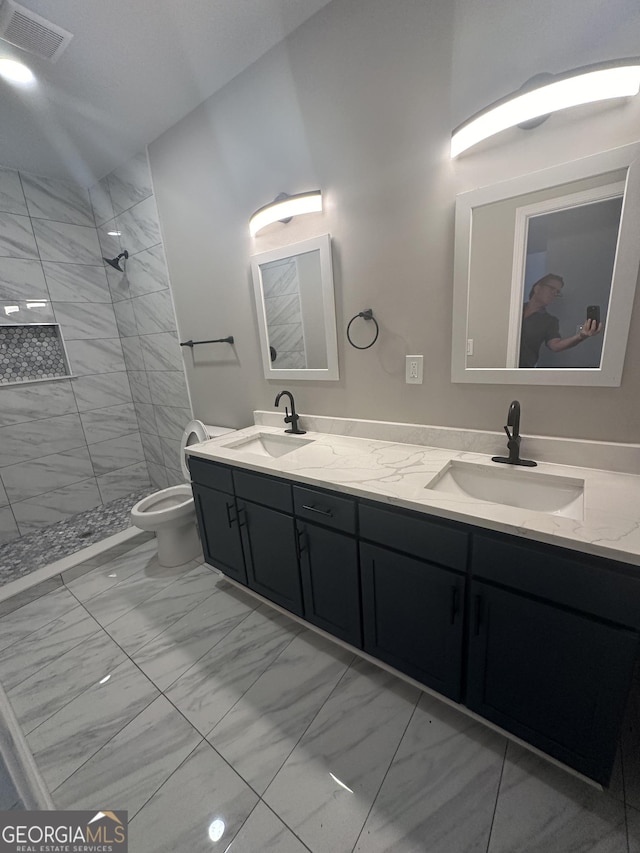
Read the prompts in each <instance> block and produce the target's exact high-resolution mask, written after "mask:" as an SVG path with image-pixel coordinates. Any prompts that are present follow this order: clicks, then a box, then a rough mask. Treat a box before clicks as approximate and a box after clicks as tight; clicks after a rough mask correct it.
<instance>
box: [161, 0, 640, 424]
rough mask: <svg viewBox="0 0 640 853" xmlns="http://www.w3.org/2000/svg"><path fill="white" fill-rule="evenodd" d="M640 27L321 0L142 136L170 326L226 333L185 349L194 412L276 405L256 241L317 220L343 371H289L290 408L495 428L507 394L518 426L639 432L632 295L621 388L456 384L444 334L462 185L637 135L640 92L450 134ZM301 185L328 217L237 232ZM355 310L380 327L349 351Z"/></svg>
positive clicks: (550, 13)
mask: <svg viewBox="0 0 640 853" xmlns="http://www.w3.org/2000/svg"><path fill="white" fill-rule="evenodd" d="M593 33H597V41H596V39H595V38H594V36H593ZM639 39H640V19H639V18H638V15H637V9H636V8H635V3H631V2H629V0H614V2H612V3H608V4H606V6H605V5H604V4H602V3H601V2H600V1H599V0H580V2H578V0H564V2H560V3H558V2H557V0H554V2H552V0H540V2H539V3H536V4H531V3H530V2H527V0H486V2H483V3H477V2H476V0H458V1H457V2H456V3H452V2H450V0H431V2H424V0H396V2H394V3H389V2H384V0H333V2H332V3H331V4H329V5H328V6H327V7H325V8H324V9H323V10H321V11H320V12H319V13H318V14H317V15H316V16H315V17H313V18H312V19H310V20H309V21H308V22H307V23H306V24H304V25H303V26H302V27H300V28H299V29H298V30H297V31H296V32H295V33H293V34H292V35H291V36H290V37H289V38H288V39H287V40H286V41H285V42H283V43H282V44H281V45H279V46H277V47H276V48H275V49H273V50H272V51H270V52H269V53H268V54H267V55H265V56H264V57H263V58H262V59H260V60H259V61H258V62H257V63H255V64H254V65H253V66H252V67H251V68H250V69H248V70H247V71H246V72H245V73H243V74H242V75H240V76H239V77H237V78H236V79H235V80H234V81H232V82H231V83H230V84H229V85H228V86H226V87H225V88H224V89H223V90H222V91H221V92H219V93H218V94H217V95H215V96H214V97H213V98H211V99H209V100H208V101H207V102H205V103H204V104H203V105H201V106H200V107H199V108H198V109H196V110H195V111H194V112H193V113H191V114H190V115H189V116H187V117H186V118H185V119H183V120H182V121H181V122H179V123H178V124H177V125H176V126H174V127H173V128H172V129H170V130H169V131H167V132H166V133H165V134H163V135H162V136H161V137H160V138H159V139H157V140H156V141H155V142H153V143H152V144H151V145H150V146H149V155H150V160H151V167H152V173H153V178H154V184H155V189H156V196H157V201H158V209H159V214H160V221H161V226H162V231H163V237H164V242H165V248H166V252H167V260H168V265H169V270H170V274H171V278H172V281H173V282H174V288H175V293H174V295H175V303H176V311H177V318H178V324H179V326H180V328H181V330H182V332H183V334H184V335H185V336H187V337H194V338H197V337H219V336H224V335H229V334H233V335H234V336H235V338H236V344H235V346H234V347H229V346H227V345H222V344H219V345H212V346H211V347H209V348H204V347H203V348H200V349H196V350H194V351H193V353H187V354H186V359H187V375H188V378H189V383H190V388H191V393H192V400H193V404H194V411H195V414H196V416H197V417H199V418H201V419H202V420H205V421H208V422H212V423H220V424H223V425H227V426H234V427H239V426H244V425H246V424H247V423H249V422H250V421H251V411H252V410H253V409H255V408H270V407H271V406H272V404H273V397H274V393H275V392H276V391H278V390H279V387H280V386H279V385H276V384H275V383H274V382H272V381H267V380H264V378H263V377H262V370H261V365H260V359H259V353H258V336H257V328H256V322H255V306H254V305H253V299H252V296H251V289H250V278H249V256H250V255H251V254H252V253H254V252H260V251H263V250H266V249H268V248H272V246H273V245H274V243H278V242H279V243H280V245H284V244H286V243H288V242H294V241H296V240H300V239H304V238H306V237H309V236H313V235H315V234H319V233H323V232H327V231H328V232H330V233H331V235H332V238H333V257H334V272H335V281H336V310H337V321H338V330H339V359H340V376H341V379H340V381H339V382H334V383H331V382H326V383H325V382H307V383H304V382H300V381H296V382H288V383H287V385H288V387H290V388H291V390H292V391H294V393H295V395H296V402H297V406H298V409H299V411H302V412H305V411H307V412H316V413H320V414H328V415H331V414H339V415H344V416H353V417H362V418H378V419H384V420H394V421H408V422H420V423H429V424H443V425H451V426H467V427H475V428H480V429H486V428H488V429H499V428H500V427H501V425H502V423H503V422H504V417H505V414H506V409H507V405H508V403H509V401H510V400H511V399H513V398H514V397H516V396H517V397H518V398H519V399H520V401H521V403H522V406H523V423H522V426H523V432H525V433H526V432H533V433H539V434H544V435H549V434H551V435H554V434H555V435H560V436H576V437H585V438H594V439H606V440H617V441H637V440H638V434H639V432H638V427H639V426H640V412H639V407H638V405H637V400H638V397H639V395H640V372H638V371H637V370H633V365H634V364H637V363H638V357H639V356H640V342H639V341H640V309H639V308H638V304H639V303H640V292H639V293H638V298H637V300H636V308H635V310H634V315H633V318H632V327H631V337H630V345H629V348H628V351H627V359H626V368H625V372H624V375H623V383H622V386H621V387H620V388H613V389H608V388H602V389H600V388H598V389H589V388H554V387H549V388H542V387H528V386H527V387H519V386H488V385H482V386H473V385H456V384H452V383H451V381H450V364H451V356H450V346H451V344H450V330H451V320H452V317H451V310H452V308H451V305H452V296H451V288H452V280H453V269H452V264H453V237H454V235H453V212H454V202H455V195H456V193H457V192H461V191H464V190H468V189H471V188H473V187H476V186H482V185H485V184H488V183H492V182H494V181H498V180H505V179H507V178H509V177H512V176H514V175H518V174H522V173H525V172H529V171H532V170H535V169H541V168H545V167H547V166H551V165H555V164H557V163H560V162H564V161H566V160H570V159H574V158H575V157H579V156H586V155H588V154H591V153H595V152H597V151H600V150H604V149H606V148H611V147H615V146H616V145H620V144H624V143H626V142H630V141H635V140H636V139H637V138H638V131H637V128H638V127H640V99H638V98H636V99H635V100H634V101H630V102H628V103H626V104H615V105H612V104H605V105H602V106H600V107H595V108H594V107H589V108H580V109H578V110H574V111H572V112H571V114H570V115H569V114H565V115H559V116H554V117H552V119H550V120H549V122H548V123H547V124H546V125H544V126H543V127H541V128H539V129H538V130H537V131H533V132H529V133H527V132H524V131H521V130H518V129H514V130H512V131H507V132H506V133H504V134H502V135H501V137H499V138H498V139H495V140H492V141H489V142H487V143H485V144H484V145H483V146H480V147H479V148H478V149H477V150H475V151H474V152H470V153H469V154H467V155H463V157H461V158H460V159H459V160H458V161H456V162H455V163H451V161H450V160H449V158H448V144H449V139H450V133H451V129H452V127H454V126H455V125H456V124H458V123H459V122H460V121H462V120H463V119H464V118H466V117H467V116H468V115H470V114H471V113H473V112H475V111H476V110H478V109H480V108H482V107H483V106H485V105H486V104H487V103H490V102H491V101H493V100H495V99H497V98H499V97H501V96H502V95H504V94H506V93H508V92H510V91H512V90H514V89H517V88H518V87H519V86H520V85H521V84H522V83H523V82H524V81H525V80H526V79H528V78H529V77H531V76H533V75H534V74H536V73H539V72H540V71H542V70H546V71H558V72H560V71H563V70H566V69H568V68H571V67H575V66H579V65H583V64H587V63H589V62H594V61H597V60H599V59H610V58H613V57H615V56H625V55H634V53H637V43H638V40H639ZM313 188H320V189H322V191H323V196H324V199H325V212H324V213H323V214H317V215H312V216H308V217H300V218H299V219H297V220H294V221H293V222H292V223H291V224H290V225H289V226H282V225H276V226H272V229H271V230H269V232H268V233H267V232H266V231H265V232H264V235H265V236H263V235H258V236H257V237H256V238H254V239H250V238H249V235H248V230H247V222H248V219H249V216H250V214H251V213H252V212H253V211H254V210H256V209H257V208H258V207H260V206H262V205H263V204H265V203H266V202H267V201H269V200H270V199H272V198H274V197H275V196H276V195H277V194H278V192H280V191H283V190H284V191H286V192H290V193H294V192H300V191H302V190H305V189H313ZM274 229H275V230H274ZM368 307H371V308H373V309H374V313H375V316H376V318H377V319H378V322H379V323H380V339H379V341H378V343H377V344H376V345H375V347H373V348H372V349H371V350H366V351H364V352H360V351H357V350H354V349H352V348H351V347H349V346H348V345H347V344H346V342H345V336H344V330H345V327H346V324H347V322H348V321H349V319H350V318H351V317H352V316H353V315H354V314H356V313H358V312H359V311H361V310H362V309H364V308H368ZM409 353H411V354H415V353H423V354H424V356H425V363H424V376H425V380H424V384H423V385H421V386H420V385H418V386H416V385H406V384H405V382H404V356H405V355H406V354H409Z"/></svg>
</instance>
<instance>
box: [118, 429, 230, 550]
mask: <svg viewBox="0 0 640 853" xmlns="http://www.w3.org/2000/svg"><path fill="white" fill-rule="evenodd" d="M233 431H234V430H232V429H227V427H219V426H209V425H208V424H203V423H202V421H190V422H189V423H188V424H187V426H186V428H185V430H184V432H183V433H182V440H181V441H180V466H181V468H182V473H183V474H184V476H185V478H186V480H187V481H189V480H190V479H191V477H190V474H189V468H188V467H187V454H186V452H185V449H186V448H187V447H189V446H190V445H192V444H197V443H199V442H201V441H207V440H208V439H210V438H215V437H216V436H218V435H224V434H225V433H227V432H233ZM131 523H132V524H133V526H134V527H139V528H140V530H152V531H153V532H154V533H155V534H156V538H157V540H158V563H160V565H161V566H181V565H182V564H183V563H188V562H189V560H193V559H195V558H196V557H197V556H198V555H199V554H200V550H201V545H200V539H199V537H198V531H197V529H196V510H195V506H194V503H193V493H192V491H191V485H190V484H189V482H186V483H183V484H181V485H179V486H170V487H169V488H168V489H162V490H161V491H159V492H154V494H152V495H148V496H147V497H146V498H143V499H142V500H141V501H138V503H137V504H136V505H135V506H134V507H133V509H132V510H131Z"/></svg>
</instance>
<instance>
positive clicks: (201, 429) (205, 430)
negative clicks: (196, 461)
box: [180, 420, 233, 482]
mask: <svg viewBox="0 0 640 853" xmlns="http://www.w3.org/2000/svg"><path fill="white" fill-rule="evenodd" d="M228 432H233V430H232V429H229V428H228V427H219V426H211V424H203V423H202V421H198V420H193V421H189V423H188V424H187V426H186V427H185V429H184V431H183V433H182V439H181V441H180V462H181V467H182V473H183V474H184V477H185V480H187V482H189V481H190V480H191V473H190V472H189V466H188V465H187V459H188V457H187V453H186V449H187V447H190V446H191V445H192V444H199V443H200V442H201V441H208V440H209V439H210V438H215V437H216V436H218V435H225V434H226V433H228Z"/></svg>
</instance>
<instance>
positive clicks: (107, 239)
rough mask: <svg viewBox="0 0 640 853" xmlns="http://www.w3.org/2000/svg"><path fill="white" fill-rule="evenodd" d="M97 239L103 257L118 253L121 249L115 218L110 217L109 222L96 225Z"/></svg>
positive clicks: (110, 256) (111, 256)
mask: <svg viewBox="0 0 640 853" xmlns="http://www.w3.org/2000/svg"><path fill="white" fill-rule="evenodd" d="M98 241H99V243H100V251H101V252H102V256H103V257H105V258H115V257H116V256H117V255H119V254H120V252H121V251H122V239H121V237H120V228H119V227H118V223H117V222H116V220H115V219H110V220H109V222H105V223H103V224H102V225H99V226H98ZM120 266H122V264H120ZM122 269H124V267H122ZM115 272H116V273H117V272H118V271H117V270H115Z"/></svg>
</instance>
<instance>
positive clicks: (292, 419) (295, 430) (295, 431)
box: [273, 391, 306, 435]
mask: <svg viewBox="0 0 640 853" xmlns="http://www.w3.org/2000/svg"><path fill="white" fill-rule="evenodd" d="M281 397H288V398H289V404H290V405H291V414H289V409H287V407H286V406H285V407H284V410H285V412H286V415H285V418H284V422H285V424H291V428H290V429H285V432H290V433H291V434H292V435H304V434H305V433H306V430H304V429H300V428H299V427H298V421H299V419H300V415H298V414H296V404H295V403H294V402H293V394H292V393H291V391H281V392H280V393H279V394H278V396H277V397H276V401H275V403H274V404H273V405H274V406H278V405H279V404H280V398H281Z"/></svg>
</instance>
